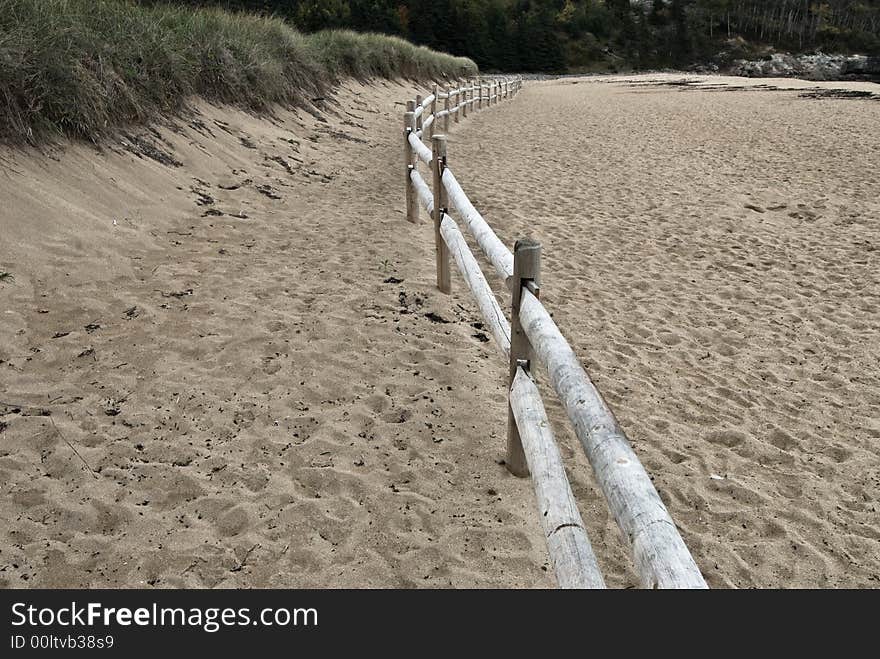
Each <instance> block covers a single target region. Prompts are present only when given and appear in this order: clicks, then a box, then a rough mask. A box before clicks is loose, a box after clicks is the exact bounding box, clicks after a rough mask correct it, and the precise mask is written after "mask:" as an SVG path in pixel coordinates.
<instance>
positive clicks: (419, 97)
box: [414, 94, 425, 132]
mask: <svg viewBox="0 0 880 659" xmlns="http://www.w3.org/2000/svg"><path fill="white" fill-rule="evenodd" d="M418 108H422V95H421V94H416V103H415V108H414V109H416V110H417V109H418ZM424 120H425V108H422V111H421V112H420V113H419V116H418V117H416V132H418V131H420V130H422V122H424Z"/></svg>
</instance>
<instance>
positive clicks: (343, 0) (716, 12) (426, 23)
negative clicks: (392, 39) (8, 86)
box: [141, 0, 880, 71]
mask: <svg viewBox="0 0 880 659" xmlns="http://www.w3.org/2000/svg"><path fill="white" fill-rule="evenodd" d="M141 1H142V2H145V3H151V2H156V1H158V0H141ZM161 1H166V2H169V1H170V2H173V1H175V0H161ZM176 1H177V3H178V4H179V3H190V4H215V5H221V6H227V7H232V8H236V9H247V10H251V11H254V10H256V11H262V12H267V13H272V14H275V15H278V16H281V17H283V18H285V19H288V20H290V21H293V22H294V23H295V24H296V25H297V27H299V28H300V29H303V30H306V31H312V30H317V29H320V28H338V27H347V28H350V29H354V30H359V31H361V30H374V31H378V32H383V33H386V34H396V35H400V36H403V37H405V38H407V39H410V40H412V41H414V42H415V43H419V44H422V45H425V46H428V47H430V48H434V49H437V50H442V51H446V52H450V53H453V54H456V55H466V56H468V57H471V58H472V59H474V61H476V63H477V64H478V65H479V66H480V68H482V69H486V70H499V71H559V70H563V69H568V70H591V69H597V70H604V69H619V68H632V67H641V68H645V67H660V66H683V65H688V64H692V63H695V62H699V61H705V60H707V59H710V58H713V57H714V56H715V55H716V54H717V53H719V52H721V51H727V52H729V51H730V44H728V43H726V42H727V41H729V40H730V39H731V38H734V37H742V38H744V39H745V40H746V41H747V42H749V43H750V44H760V45H763V46H775V47H776V48H777V49H780V50H784V49H787V50H792V51H798V52H803V51H808V50H824V51H826V52H862V53H866V54H880V0H824V1H823V0H176ZM743 54H752V55H757V56H760V54H761V50H760V48H759V47H758V46H757V45H756V46H755V47H753V48H751V53H749V52H746V53H743Z"/></svg>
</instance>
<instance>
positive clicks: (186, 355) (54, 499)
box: [0, 74, 880, 588]
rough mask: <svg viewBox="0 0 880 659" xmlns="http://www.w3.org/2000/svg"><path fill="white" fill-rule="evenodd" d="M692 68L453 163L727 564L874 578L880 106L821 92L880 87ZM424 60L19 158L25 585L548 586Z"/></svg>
mask: <svg viewBox="0 0 880 659" xmlns="http://www.w3.org/2000/svg"><path fill="white" fill-rule="evenodd" d="M683 79H685V77H684V76H681V75H660V74H657V75H654V74H651V75H643V76H638V77H632V78H627V77H620V76H618V77H614V78H611V77H595V78H565V79H560V80H550V81H544V82H530V83H528V84H527V85H526V87H525V88H524V89H523V91H522V92H521V93H520V94H519V95H518V96H517V97H516V98H515V99H514V100H512V101H511V102H509V103H504V104H501V105H498V106H497V107H493V108H491V109H488V110H485V111H483V112H480V113H476V114H475V115H474V116H472V117H471V118H469V119H468V120H467V121H463V122H462V123H460V124H458V125H456V126H455V128H454V130H452V131H451V134H450V136H449V161H450V166H451V167H452V169H453V170H454V171H455V173H456V176H457V178H458V180H459V181H460V182H461V183H462V185H463V187H464V188H465V190H466V191H467V192H468V194H469V195H470V196H471V199H472V201H473V202H474V203H475V205H476V206H477V207H478V208H479V209H480V210H481V212H482V213H483V215H484V217H485V218H486V219H487V220H488V221H489V222H490V224H492V226H493V227H494V228H495V230H496V231H497V232H498V234H499V235H500V236H501V237H502V238H503V239H504V241H505V242H506V243H507V244H512V243H513V241H514V240H515V239H517V238H520V237H525V236H529V237H532V238H535V239H537V240H540V241H541V242H542V244H543V246H544V266H543V272H544V282H543V288H542V298H543V299H544V301H545V304H546V305H547V307H548V308H549V309H550V310H552V311H553V312H554V314H555V316H554V317H555V319H556V321H557V323H558V324H559V326H560V327H561V328H562V330H563V332H564V333H565V334H566V336H567V337H568V339H569V340H570V342H571V343H572V346H573V347H574V348H575V350H576V352H577V353H578V355H579V356H580V357H581V358H582V360H583V362H584V364H585V365H586V367H587V370H588V371H589V373H590V374H591V376H592V377H593V378H594V381H595V382H596V384H597V386H598V387H599V389H600V391H602V393H603V394H604V395H605V397H606V398H607V400H608V402H609V403H610V405H611V406H612V408H613V409H614V411H615V412H616V414H617V416H618V418H619V420H620V422H621V424H622V426H623V427H624V429H625V430H626V431H627V434H628V435H629V437H630V439H631V440H632V442H633V445H634V448H635V450H636V452H637V454H638V455H639V457H640V458H641V459H642V461H643V463H644V465H645V467H646V468H647V470H648V471H649V473H650V474H651V475H652V476H653V478H654V482H655V485H656V487H657V489H658V490H659V492H660V493H661V496H662V497H663V499H664V502H665V503H666V505H667V506H668V508H669V511H670V513H671V515H672V517H673V519H674V520H675V521H676V522H677V524H678V525H679V527H680V530H681V533H682V536H683V538H684V540H685V541H686V543H687V544H688V546H689V547H690V549H691V551H692V552H693V554H694V558H695V559H696V561H697V564H698V565H699V566H700V568H701V570H702V572H703V574H704V576H705V577H706V580H707V582H708V583H709V585H710V586H711V587H877V586H878V582H880V515H878V510H877V506H878V503H877V502H878V499H880V376H878V372H880V339H878V330H880V316H878V311H880V278H878V274H877V273H878V272H880V194H878V177H880V132H878V130H877V128H878V126H880V101H878V100H877V96H875V97H874V98H864V97H857V96H850V97H846V96H845V95H841V94H828V93H827V91H822V92H816V90H817V89H820V90H821V89H826V90H827V89H849V90H850V91H869V92H872V93H873V92H876V94H877V95H880V85H873V84H870V83H860V84H857V85H856V84H850V83H813V82H810V83H799V82H797V81H791V80H785V81H775V80H761V81H747V80H744V79H724V78H720V77H715V78H709V77H706V76H690V77H689V78H688V79H689V80H691V81H692V82H693V83H694V84H680V83H681V81H682V80H683ZM747 87H750V88H747ZM419 89H422V88H421V87H416V86H414V85H402V84H393V83H385V82H379V81H377V82H373V83H370V84H357V83H348V84H346V85H345V87H344V88H343V89H342V90H341V91H340V92H339V93H338V94H337V95H336V96H335V97H334V98H333V99H332V100H328V102H327V103H326V104H325V105H324V106H323V107H322V108H320V110H319V111H316V112H315V113H314V114H310V113H308V112H304V111H297V112H293V111H280V110H279V111H277V112H275V113H274V114H273V116H271V117H256V116H253V115H250V114H247V113H244V112H240V111H237V110H232V109H229V108H217V107H213V106H210V105H207V104H204V103H199V104H197V105H196V106H195V108H194V110H193V112H192V113H190V114H189V115H188V116H186V117H184V118H182V119H180V120H177V121H174V122H173V123H171V124H169V125H161V126H155V127H154V128H152V129H143V128H137V129H131V130H130V131H128V132H126V134H125V135H123V136H120V137H119V138H118V139H116V140H114V141H113V142H110V143H107V144H105V145H102V147H101V149H100V150H98V149H96V148H95V147H92V146H90V145H84V144H60V145H57V146H55V147H51V148H43V149H42V150H41V151H40V152H37V151H35V150H32V149H11V148H2V149H0V196H2V199H3V201H4V203H3V206H2V208H0V227H2V233H0V271H8V272H10V273H12V275H13V278H9V279H6V280H3V281H0V521H2V529H0V587H3V588H32V587H75V588H85V587H92V588H96V587H111V588H118V587H147V586H153V587H157V588H168V587H184V586H187V587H229V588H240V587H258V588H261V587H284V588H287V587H458V588H462V587H552V586H553V585H554V581H553V576H552V570H550V567H549V566H550V564H549V559H548V556H547V551H546V546H545V544H544V538H543V536H542V532H541V529H540V526H539V523H538V518H537V512H536V509H535V503H534V495H533V492H532V488H531V484H530V482H529V481H528V480H526V479H517V478H515V477H513V476H511V475H509V474H508V472H507V470H506V469H505V467H504V466H503V464H500V462H501V460H502V458H503V455H504V444H505V432H506V414H507V411H506V410H507V404H506V391H505V388H506V374H507V367H506V365H505V364H504V363H503V362H502V361H501V359H500V358H499V357H498V354H497V352H496V350H495V348H494V347H493V346H492V344H491V343H490V342H487V339H488V336H487V335H486V333H485V331H484V329H483V328H482V326H481V324H480V316H479V312H478V310H477V308H476V306H475V304H474V303H473V302H472V301H471V299H470V298H469V297H468V295H467V292H466V290H465V288H464V286H463V284H462V282H461V280H460V278H457V276H456V275H454V276H453V285H454V292H453V295H452V296H445V295H443V294H441V293H440V292H438V291H437V290H436V288H435V285H434V282H435V273H434V270H433V268H434V245H433V229H432V228H431V226H430V224H429V223H428V221H427V218H425V222H424V223H423V224H421V225H419V226H414V225H412V224H409V223H407V222H406V221H405V218H404V189H403V172H402V154H401V150H402V137H401V130H402V112H403V109H404V108H403V105H402V102H403V101H404V100H406V99H408V98H413V97H414V95H415V93H416V91H417V90H419ZM475 251H476V250H475ZM485 271H486V273H487V276H488V275H489V273H490V268H488V267H487V268H485ZM489 279H490V281H492V282H493V283H496V284H497V283H499V282H496V281H495V278H494V277H492V276H489ZM496 290H497V292H498V294H499V299H500V300H501V302H502V305H503V306H504V307H505V308H506V307H507V306H508V304H509V302H508V300H507V297H506V294H505V293H504V292H503V291H502V290H501V287H500V286H499V287H498V288H497V289H496ZM539 379H540V377H539ZM545 384H546V378H545V379H544V382H542V385H545ZM543 392H544V395H545V401H546V402H547V405H548V411H549V412H550V417H551V421H552V422H553V424H554V430H555V432H556V436H557V439H558V440H559V441H560V443H561V449H562V453H563V457H564V458H565V460H566V466H567V468H568V472H569V478H570V480H571V482H572V487H573V490H574V493H575V496H576V498H577V500H578V502H579V504H580V506H581V512H582V514H583V517H584V521H585V522H586V524H587V526H588V530H589V533H590V537H591V540H592V542H593V546H594V549H595V551H596V554H597V557H598V559H599V563H600V565H601V567H602V568H603V571H604V573H605V575H606V581H607V582H608V585H609V586H612V587H634V586H636V585H637V583H638V581H637V579H636V577H635V575H634V573H633V572H632V569H631V568H630V566H629V560H628V557H627V552H626V549H625V547H624V545H623V544H622V542H621V540H620V537H619V532H618V531H617V528H616V526H615V524H614V521H613V520H612V519H611V518H610V516H609V513H608V511H607V507H606V505H605V502H604V500H603V499H602V498H601V495H600V494H599V493H598V491H597V490H596V488H595V485H594V482H593V479H592V474H591V472H590V468H589V465H588V463H587V461H586V459H585V458H584V456H583V452H582V450H581V448H580V446H579V444H578V443H577V441H576V439H575V438H574V436H573V434H572V433H571V432H570V431H569V430H568V424H567V421H566V420H565V417H564V414H563V413H562V412H561V410H560V408H559V406H558V405H557V404H555V402H553V401H554V397H553V396H552V394H551V392H550V390H549V389H548V388H547V387H546V386H543Z"/></svg>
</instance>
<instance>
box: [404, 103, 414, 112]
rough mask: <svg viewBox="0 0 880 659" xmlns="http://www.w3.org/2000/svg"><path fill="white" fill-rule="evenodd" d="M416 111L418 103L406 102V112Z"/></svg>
mask: <svg viewBox="0 0 880 659" xmlns="http://www.w3.org/2000/svg"><path fill="white" fill-rule="evenodd" d="M415 109H416V102H415V101H407V102H406V111H407V112H413V111H415Z"/></svg>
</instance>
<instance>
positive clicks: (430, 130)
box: [422, 84, 440, 141]
mask: <svg viewBox="0 0 880 659" xmlns="http://www.w3.org/2000/svg"><path fill="white" fill-rule="evenodd" d="M433 94H434V100H433V101H431V116H432V117H434V119H432V120H431V125H430V126H428V137H433V135H434V126H435V125H436V124H437V105H438V101H439V100H440V97H439V94H440V88H439V87H438V86H437V85H436V84H435V85H434V91H433ZM422 137H424V135H423V136H422ZM423 141H424V140H423Z"/></svg>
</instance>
